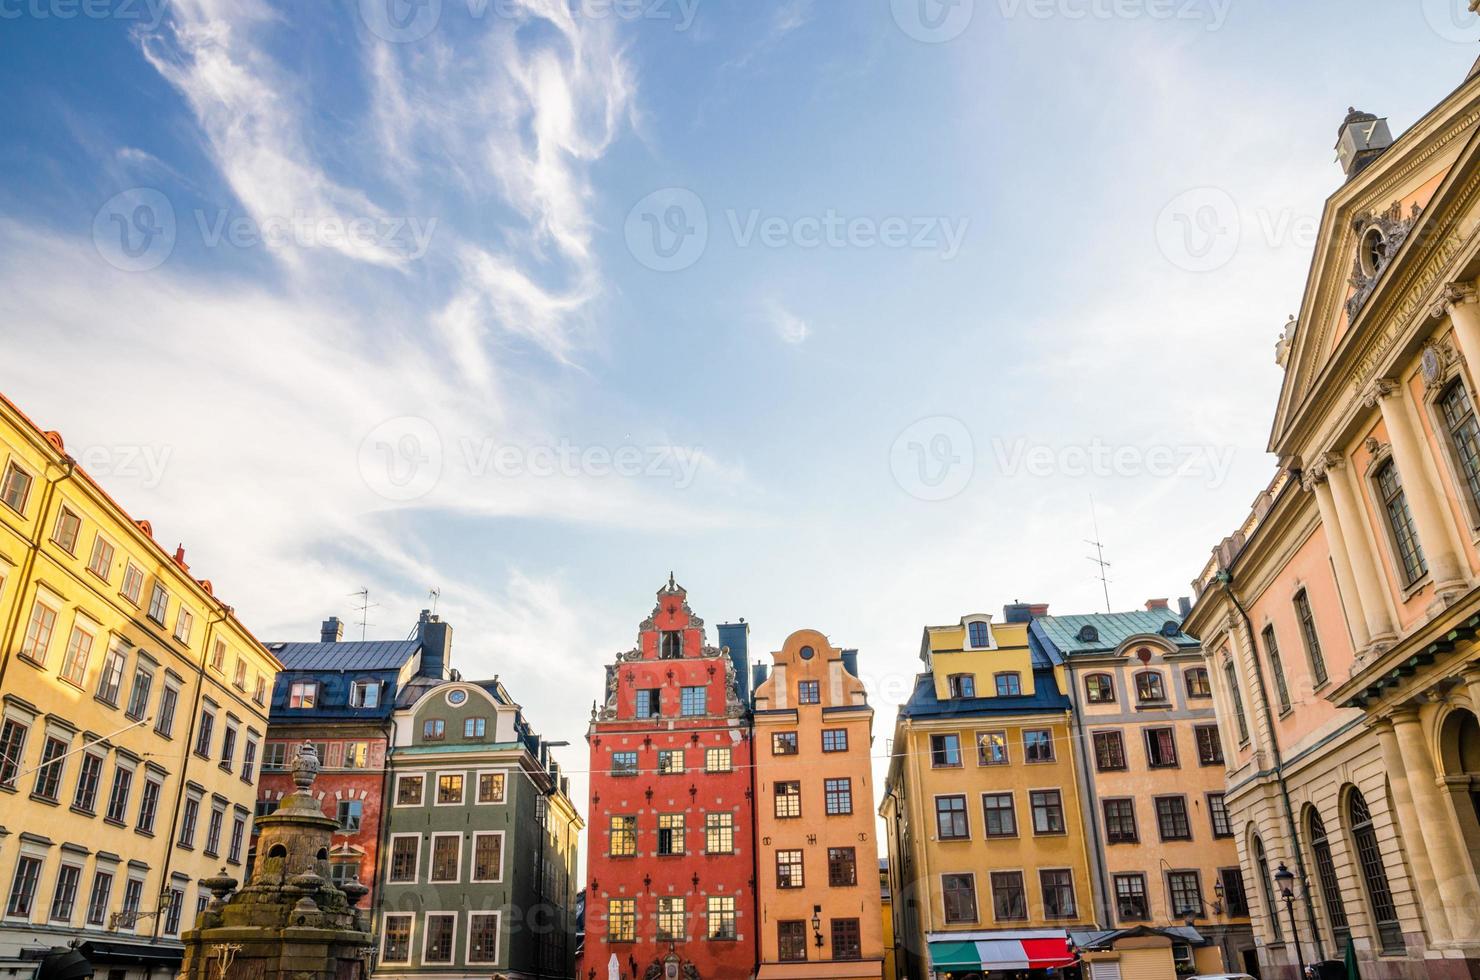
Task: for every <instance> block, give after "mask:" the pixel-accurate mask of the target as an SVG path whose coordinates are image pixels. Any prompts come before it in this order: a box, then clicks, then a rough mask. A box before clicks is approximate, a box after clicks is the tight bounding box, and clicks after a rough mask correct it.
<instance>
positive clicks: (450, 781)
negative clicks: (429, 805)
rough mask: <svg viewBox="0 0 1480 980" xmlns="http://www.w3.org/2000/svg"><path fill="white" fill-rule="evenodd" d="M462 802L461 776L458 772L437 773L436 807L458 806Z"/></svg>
mask: <svg viewBox="0 0 1480 980" xmlns="http://www.w3.org/2000/svg"><path fill="white" fill-rule="evenodd" d="M462 801H463V774H462V773H460V772H439V773H437V805H438V806H458V805H460V804H461V803H462Z"/></svg>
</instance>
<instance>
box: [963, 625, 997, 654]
mask: <svg viewBox="0 0 1480 980" xmlns="http://www.w3.org/2000/svg"><path fill="white" fill-rule="evenodd" d="M966 637H967V639H968V640H969V641H970V643H971V646H972V648H973V649H976V650H980V649H982V648H984V647H990V646H991V645H992V627H991V626H990V625H989V624H987V623H980V622H978V623H967V624H966Z"/></svg>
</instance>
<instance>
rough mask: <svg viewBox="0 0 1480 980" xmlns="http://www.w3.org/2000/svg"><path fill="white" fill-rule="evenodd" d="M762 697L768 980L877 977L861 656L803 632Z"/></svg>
mask: <svg viewBox="0 0 1480 980" xmlns="http://www.w3.org/2000/svg"><path fill="white" fill-rule="evenodd" d="M771 659H772V664H771V674H770V677H768V678H767V679H765V680H764V681H762V683H761V684H760V685H759V686H758V687H757V688H756V691H755V728H754V732H755V745H756V772H755V785H756V797H755V814H756V833H757V835H758V837H759V838H760V847H759V848H758V849H757V851H756V855H757V857H756V865H757V868H756V876H757V881H756V892H757V896H758V898H759V908H760V912H759V915H760V971H759V973H758V974H757V976H758V978H759V980H771V978H778V980H779V978H783V977H789V978H793V980H815V978H823V977H827V978H839V980H842V978H847V980H864V978H868V980H878V978H879V977H880V976H881V975H882V971H883V961H884V936H883V916H882V912H881V911H880V905H879V889H878V880H877V878H876V877H875V875H876V874H877V873H878V866H879V865H878V860H879V851H878V837H877V834H876V831H875V823H876V821H875V819H874V814H873V798H874V795H873V776H872V772H871V768H872V763H871V760H870V755H871V753H870V745H871V743H872V740H873V718H874V710H873V708H871V707H870V706H869V703H868V695H867V693H866V692H865V691H864V686H863V682H862V681H861V680H859V679H858V654H857V653H856V652H855V651H852V650H847V651H844V650H837V649H835V648H834V647H832V646H831V645H830V644H829V643H828V642H827V637H825V636H823V635H822V634H821V633H819V632H817V631H816V630H798V631H797V632H795V633H793V634H792V635H791V636H789V637H787V638H786V642H785V643H784V644H783V645H782V648H781V650H780V651H778V652H776V653H774V654H772V655H771Z"/></svg>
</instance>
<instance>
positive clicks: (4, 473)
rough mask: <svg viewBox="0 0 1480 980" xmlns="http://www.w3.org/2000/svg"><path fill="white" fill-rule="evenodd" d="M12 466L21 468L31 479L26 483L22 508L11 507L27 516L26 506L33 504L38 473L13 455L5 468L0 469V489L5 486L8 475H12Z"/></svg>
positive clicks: (0, 501)
mask: <svg viewBox="0 0 1480 980" xmlns="http://www.w3.org/2000/svg"><path fill="white" fill-rule="evenodd" d="M12 466H13V467H15V468H16V469H17V470H19V471H20V472H21V473H23V474H25V476H26V477H27V478H29V480H30V482H29V483H27V484H26V493H25V497H24V499H22V500H21V506H20V509H19V510H17V509H16V508H14V507H11V508H10V509H11V510H13V511H15V513H17V514H19V515H21V516H22V517H25V516H26V508H28V507H30V506H31V491H32V490H35V489H36V474H35V472H34V471H33V470H32V469H31V468H30V467H29V466H26V465H24V464H22V463H21V462H20V461H19V460H17V459H16V458H15V457H14V456H11V457H10V458H8V459H7V460H6V461H5V468H4V469H0V489H3V488H4V486H5V480H6V477H8V476H9V475H10V468H11V467H12ZM0 503H5V502H4V501H3V500H0ZM5 505H6V506H7V507H9V506H10V505H9V504H5Z"/></svg>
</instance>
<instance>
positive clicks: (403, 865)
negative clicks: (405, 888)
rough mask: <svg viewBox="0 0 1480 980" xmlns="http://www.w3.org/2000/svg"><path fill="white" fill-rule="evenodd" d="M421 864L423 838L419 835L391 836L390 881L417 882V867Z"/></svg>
mask: <svg viewBox="0 0 1480 980" xmlns="http://www.w3.org/2000/svg"><path fill="white" fill-rule="evenodd" d="M420 863H421V837H420V835H418V834H394V835H392V836H391V867H390V880H391V881H394V882H400V883H403V884H404V883H411V882H415V881H416V867H417V865H418V864H420Z"/></svg>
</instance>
